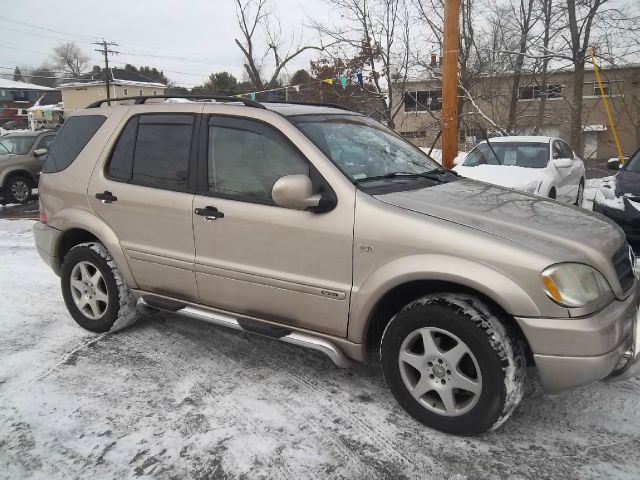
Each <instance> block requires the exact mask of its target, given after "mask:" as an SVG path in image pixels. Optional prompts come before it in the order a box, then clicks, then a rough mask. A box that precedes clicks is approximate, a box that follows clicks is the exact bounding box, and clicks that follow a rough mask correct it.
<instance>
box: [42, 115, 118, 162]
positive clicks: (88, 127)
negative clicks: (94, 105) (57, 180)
mask: <svg viewBox="0 0 640 480" xmlns="http://www.w3.org/2000/svg"><path fill="white" fill-rule="evenodd" d="M106 119H107V117H104V116H102V115H79V116H76V117H71V118H69V119H68V120H67V121H66V122H65V123H64V126H63V127H62V130H60V133H58V136H57V138H56V141H55V142H53V145H51V150H50V151H49V155H48V156H47V160H46V161H45V163H44V167H43V169H42V170H43V172H45V173H52V172H59V171H61V170H64V169H65V168H67V167H68V166H69V165H71V163H73V161H74V160H75V159H76V157H77V156H78V155H79V154H80V152H81V151H82V149H83V148H84V147H85V146H86V145H87V143H89V140H91V138H92V137H93V136H94V135H95V133H96V132H97V131H98V129H99V128H100V127H101V126H102V124H103V123H104V121H105V120H106Z"/></svg>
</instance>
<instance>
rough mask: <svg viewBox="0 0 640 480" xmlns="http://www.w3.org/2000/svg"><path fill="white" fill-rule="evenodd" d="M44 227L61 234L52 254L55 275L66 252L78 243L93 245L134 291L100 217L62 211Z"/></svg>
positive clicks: (116, 246) (115, 240)
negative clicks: (97, 245)
mask: <svg viewBox="0 0 640 480" xmlns="http://www.w3.org/2000/svg"><path fill="white" fill-rule="evenodd" d="M48 225H49V226H51V227H53V228H56V229H58V230H60V231H61V234H60V236H59V238H58V240H57V242H56V245H55V250H54V251H55V252H56V258H57V261H58V265H56V267H57V271H58V272H59V271H60V270H61V267H62V262H63V261H64V256H65V255H66V254H67V253H68V252H69V250H71V249H72V248H73V247H74V246H76V245H78V244H80V243H84V242H90V241H96V242H99V243H101V244H103V245H104V246H105V248H106V249H107V250H108V251H109V253H110V254H111V257H112V258H113V260H114V262H115V263H116V267H117V268H118V270H119V272H120V274H121V275H122V278H123V279H124V281H125V282H126V284H127V285H128V286H129V287H130V288H137V284H136V282H135V280H134V278H133V275H132V273H131V269H130V268H129V263H128V262H127V259H126V257H125V255H124V252H123V251H122V248H121V246H120V242H119V241H118V238H117V237H116V234H115V233H114V232H113V230H111V228H110V227H109V226H108V225H107V224H106V223H105V222H104V221H103V220H102V219H101V218H100V217H98V216H97V215H95V214H94V213H92V212H89V211H87V210H81V209H65V210H62V211H61V212H59V213H57V214H56V215H55V216H54V217H52V218H50V219H49V222H48Z"/></svg>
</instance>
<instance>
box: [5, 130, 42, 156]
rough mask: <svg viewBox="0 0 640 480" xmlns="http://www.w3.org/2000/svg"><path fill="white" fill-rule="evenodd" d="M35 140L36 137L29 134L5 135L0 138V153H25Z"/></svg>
mask: <svg viewBox="0 0 640 480" xmlns="http://www.w3.org/2000/svg"><path fill="white" fill-rule="evenodd" d="M35 141H36V137H34V136H31V135H11V134H9V135H5V136H4V137H2V139H0V155H3V154H7V153H13V154H14V155H25V154H26V153H28V152H29V149H30V148H31V146H32V145H33V142H35Z"/></svg>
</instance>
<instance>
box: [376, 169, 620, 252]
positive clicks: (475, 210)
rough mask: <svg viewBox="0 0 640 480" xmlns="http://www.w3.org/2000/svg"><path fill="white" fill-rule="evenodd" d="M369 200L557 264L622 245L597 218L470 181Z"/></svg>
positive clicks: (614, 228) (616, 232)
mask: <svg viewBox="0 0 640 480" xmlns="http://www.w3.org/2000/svg"><path fill="white" fill-rule="evenodd" d="M375 197H376V198H377V199H378V200H381V201H383V202H385V203H388V204H390V205H395V206H397V207H400V208H404V209H407V210H411V211H413V212H417V213H422V214H425V215H429V216H432V217H436V218H440V219H442V220H447V221H451V222H455V223H458V224H460V225H465V226H467V227H470V228H474V229H476V230H480V231H483V232H486V233H489V234H492V235H496V236H498V237H502V238H505V239H507V240H510V241H513V242H517V243H520V244H522V245H525V246H527V247H529V248H532V249H534V250H538V251H539V252H542V253H545V254H547V255H552V256H553V257H554V258H557V259H558V261H564V260H567V259H576V260H577V259H579V258H583V257H584V256H583V255H580V254H579V253H578V252H580V251H583V250H584V249H585V247H587V248H589V249H590V250H591V252H592V253H593V252H594V250H595V252H599V253H600V254H602V253H606V254H607V255H608V256H609V258H610V256H611V255H613V253H614V252H615V251H616V250H617V249H618V248H620V246H621V245H622V244H623V243H624V241H625V237H624V233H623V232H622V230H620V228H619V227H618V226H617V225H616V224H615V223H614V222H613V221H611V220H609V219H607V218H606V217H604V216H602V215H598V214H594V213H592V212H589V211H587V210H583V209H581V208H578V207H569V206H565V205H562V204H560V203H557V202H555V201H553V200H549V199H546V198H544V197H536V196H533V195H528V194H525V193H520V192H516V191H513V190H507V189H504V188H501V187H498V186H495V185H489V184H485V183H480V182H476V181H474V180H468V179H460V180H458V181H455V182H449V183H444V184H440V185H437V186H433V187H426V188H420V189H416V190H409V191H402V192H393V193H386V194H381V195H375Z"/></svg>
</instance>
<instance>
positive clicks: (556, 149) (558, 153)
mask: <svg viewBox="0 0 640 480" xmlns="http://www.w3.org/2000/svg"><path fill="white" fill-rule="evenodd" d="M553 158H562V147H561V146H560V142H558V141H555V142H553Z"/></svg>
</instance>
